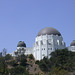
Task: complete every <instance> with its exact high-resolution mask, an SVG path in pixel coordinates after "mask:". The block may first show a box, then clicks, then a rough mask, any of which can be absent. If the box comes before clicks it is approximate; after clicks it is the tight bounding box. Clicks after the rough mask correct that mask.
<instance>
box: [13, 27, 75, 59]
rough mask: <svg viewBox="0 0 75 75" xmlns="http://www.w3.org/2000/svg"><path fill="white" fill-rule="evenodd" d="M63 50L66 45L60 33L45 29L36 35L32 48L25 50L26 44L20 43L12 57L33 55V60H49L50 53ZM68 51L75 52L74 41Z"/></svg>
mask: <svg viewBox="0 0 75 75" xmlns="http://www.w3.org/2000/svg"><path fill="white" fill-rule="evenodd" d="M64 48H66V45H65V42H64V41H63V37H62V35H61V33H60V32H59V31H58V30H56V29H55V28H51V27H47V28H44V29H42V30H40V32H39V33H38V34H37V36H36V38H35V42H34V45H33V47H32V48H27V47H26V44H25V43H24V42H23V41H20V42H19V43H18V45H17V49H16V50H15V51H14V52H13V53H12V56H19V55H22V54H25V55H29V54H33V56H34V58H35V60H41V59H43V58H44V57H48V58H50V54H51V52H53V51H55V50H57V49H64ZM68 49H69V50H71V51H75V41H73V42H72V43H71V45H70V47H68Z"/></svg>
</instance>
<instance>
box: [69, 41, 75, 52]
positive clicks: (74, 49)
mask: <svg viewBox="0 0 75 75" xmlns="http://www.w3.org/2000/svg"><path fill="white" fill-rule="evenodd" d="M68 50H70V51H72V52H75V40H73V41H72V42H71V44H70V46H69V47H68Z"/></svg>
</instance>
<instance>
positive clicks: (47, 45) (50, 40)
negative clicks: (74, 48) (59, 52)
mask: <svg viewBox="0 0 75 75" xmlns="http://www.w3.org/2000/svg"><path fill="white" fill-rule="evenodd" d="M64 48H65V43H64V41H63V38H62V36H58V35H41V36H37V37H36V39H35V44H34V49H33V55H34V57H35V59H36V60H41V59H43V58H44V57H48V58H50V53H51V52H53V51H55V50H56V49H64Z"/></svg>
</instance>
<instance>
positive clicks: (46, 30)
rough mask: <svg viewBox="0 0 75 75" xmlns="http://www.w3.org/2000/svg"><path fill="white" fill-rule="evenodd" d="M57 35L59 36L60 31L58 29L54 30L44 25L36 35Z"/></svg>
mask: <svg viewBox="0 0 75 75" xmlns="http://www.w3.org/2000/svg"><path fill="white" fill-rule="evenodd" d="M46 34H47V35H51V34H53V35H58V36H61V34H60V32H59V31H58V30H56V29H55V28H52V27H46V28H44V29H42V30H40V32H39V33H38V35H37V36H40V35H46Z"/></svg>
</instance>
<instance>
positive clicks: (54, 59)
mask: <svg viewBox="0 0 75 75" xmlns="http://www.w3.org/2000/svg"><path fill="white" fill-rule="evenodd" d="M36 64H38V65H39V67H40V69H41V70H42V71H44V72H51V74H52V75H65V74H66V73H67V72H71V71H75V52H71V51H68V50H67V49H62V50H56V51H55V52H52V53H51V58H50V59H48V58H43V59H42V60H40V61H36ZM55 72H58V73H57V74H56V73H55ZM54 73H55V74H54ZM60 73H62V74H60ZM63 73H65V74H63Z"/></svg>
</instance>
